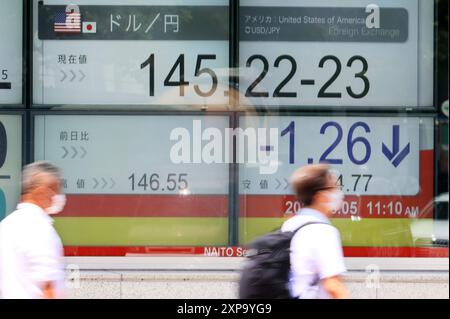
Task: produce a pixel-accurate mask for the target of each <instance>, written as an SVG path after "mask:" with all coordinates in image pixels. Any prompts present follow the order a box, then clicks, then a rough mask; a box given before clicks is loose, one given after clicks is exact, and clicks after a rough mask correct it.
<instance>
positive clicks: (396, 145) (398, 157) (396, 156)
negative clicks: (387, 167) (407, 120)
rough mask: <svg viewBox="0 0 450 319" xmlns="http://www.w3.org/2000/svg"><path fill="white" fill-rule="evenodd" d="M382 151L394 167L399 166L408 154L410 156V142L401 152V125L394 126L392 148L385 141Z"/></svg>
mask: <svg viewBox="0 0 450 319" xmlns="http://www.w3.org/2000/svg"><path fill="white" fill-rule="evenodd" d="M382 151H383V154H384V156H386V157H387V159H388V160H389V161H390V162H392V165H394V167H398V166H399V165H400V163H401V162H402V161H403V160H404V159H405V158H406V156H408V154H409V152H410V143H408V145H406V146H405V147H404V148H403V149H402V151H401V152H400V125H394V126H393V127H392V150H390V149H389V147H387V146H386V145H385V144H384V143H383V145H382Z"/></svg>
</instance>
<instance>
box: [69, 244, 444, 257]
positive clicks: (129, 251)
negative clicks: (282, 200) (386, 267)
mask: <svg viewBox="0 0 450 319" xmlns="http://www.w3.org/2000/svg"><path fill="white" fill-rule="evenodd" d="M243 251H244V249H243V247H145V246H112V247H106V246H105V247H102V246H96V247H93V246H66V247H64V253H65V255H66V256H68V257H70V256H103V257H106V256H114V257H117V256H126V255H149V256H155V255H165V256H167V255H194V256H198V255H202V256H207V253H209V254H210V256H214V252H218V253H219V256H218V257H242V252H243ZM211 252H213V253H212V254H211ZM344 255H345V257H397V258H398V257H404V258H412V257H421V258H448V257H449V254H448V248H432V247H423V248H422V247H344Z"/></svg>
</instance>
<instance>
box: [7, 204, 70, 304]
mask: <svg viewBox="0 0 450 319" xmlns="http://www.w3.org/2000/svg"><path fill="white" fill-rule="evenodd" d="M45 282H52V283H53V284H54V288H55V292H56V297H58V298H62V297H63V286H64V266H63V246H62V243H61V240H60V238H59V236H58V234H57V233H56V231H55V229H54V228H53V219H52V218H51V217H50V216H48V214H46V213H45V211H44V210H42V209H41V208H40V207H38V206H36V205H34V204H30V203H21V204H19V205H18V206H17V210H16V211H14V212H13V213H12V214H10V215H9V216H7V217H6V218H5V219H4V220H3V221H2V222H1V223H0V295H1V296H2V297H3V298H7V299H31V298H32V299H38V298H42V297H43V296H42V287H41V285H42V283H45Z"/></svg>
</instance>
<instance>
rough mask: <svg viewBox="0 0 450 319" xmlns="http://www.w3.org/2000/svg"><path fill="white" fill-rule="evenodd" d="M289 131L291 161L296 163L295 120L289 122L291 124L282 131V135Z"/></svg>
mask: <svg viewBox="0 0 450 319" xmlns="http://www.w3.org/2000/svg"><path fill="white" fill-rule="evenodd" d="M287 133H289V163H290V164H294V162H295V122H294V121H292V122H291V123H289V126H288V127H286V128H285V129H284V130H283V131H282V132H281V136H285V135H286V134H287Z"/></svg>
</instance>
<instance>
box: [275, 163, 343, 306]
mask: <svg viewBox="0 0 450 319" xmlns="http://www.w3.org/2000/svg"><path fill="white" fill-rule="evenodd" d="M291 186H292V188H293V190H294V192H295V194H296V196H297V200H298V201H299V202H300V203H301V204H302V207H303V208H302V209H301V210H300V211H299V212H298V213H297V215H296V216H294V217H292V218H290V219H288V220H287V221H286V222H285V223H284V224H283V226H282V231H295V230H296V229H298V228H299V227H301V226H302V225H303V224H306V223H313V224H309V225H306V226H305V227H303V228H301V229H300V230H299V231H298V232H297V233H296V234H295V235H294V237H293V238H292V241H291V254H290V259H291V271H290V281H289V284H290V287H289V288H290V292H291V296H292V297H294V298H301V299H310V298H319V299H329V298H335V299H343V298H348V297H349V295H348V292H347V290H346V288H345V287H344V285H343V283H342V278H341V275H342V274H343V273H344V272H346V268H345V264H344V257H343V253H342V244H341V240H340V235H339V232H338V230H337V229H336V228H335V227H333V226H332V225H331V223H330V221H329V219H328V218H330V217H331V216H332V214H333V212H335V211H337V210H339V209H340V208H341V206H342V203H343V198H344V196H343V193H342V191H341V190H340V188H339V187H337V186H336V176H334V175H333V174H332V173H331V172H330V171H329V167H328V166H327V165H323V164H318V165H308V166H305V167H302V168H300V169H298V170H297V171H296V172H295V173H294V174H293V175H292V177H291Z"/></svg>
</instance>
